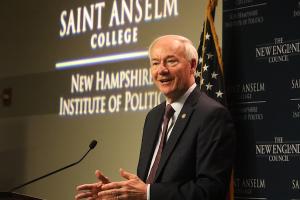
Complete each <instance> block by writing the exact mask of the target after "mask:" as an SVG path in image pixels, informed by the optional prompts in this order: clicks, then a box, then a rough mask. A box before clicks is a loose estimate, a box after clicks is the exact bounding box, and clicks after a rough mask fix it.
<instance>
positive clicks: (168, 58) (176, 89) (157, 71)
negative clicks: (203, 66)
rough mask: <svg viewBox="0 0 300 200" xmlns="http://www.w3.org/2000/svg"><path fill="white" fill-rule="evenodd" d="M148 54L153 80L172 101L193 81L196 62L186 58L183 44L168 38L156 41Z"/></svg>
mask: <svg viewBox="0 0 300 200" xmlns="http://www.w3.org/2000/svg"><path fill="white" fill-rule="evenodd" d="M150 54H151V56H150V57H151V60H150V62H151V74H152V78H153V81H154V83H155V85H156V86H157V88H158V89H159V90H160V91H161V92H162V93H163V94H164V95H165V96H166V98H167V99H168V101H170V102H174V101H175V100H177V99H178V98H179V97H180V96H181V95H183V94H184V93H185V92H186V90H187V89H188V88H189V87H190V86H191V85H192V84H193V83H194V72H195V67H196V64H195V63H194V61H188V59H187V58H186V54H185V48H184V45H183V44H182V43H180V42H179V41H177V40H174V39H170V38H164V39H161V40H159V41H157V42H156V43H155V44H154V46H153V47H152V49H151V52H150Z"/></svg>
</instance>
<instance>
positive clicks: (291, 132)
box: [223, 0, 300, 200]
mask: <svg viewBox="0 0 300 200" xmlns="http://www.w3.org/2000/svg"><path fill="white" fill-rule="evenodd" d="M299 27H300V1H299V0H289V1H272V0H257V1H254V0H224V4H223V56H224V57H223V58H224V62H225V70H226V80H227V83H226V84H227V90H228V96H229V97H230V109H231V111H232V113H233V115H234V118H235V120H236V122H237V128H238V152H237V162H236V165H235V194H236V196H235V199H259V200H296V199H298V200H299V199H300V171H299V166H300V134H299V130H300V121H299V120H300V68H299V66H300V34H299Z"/></svg>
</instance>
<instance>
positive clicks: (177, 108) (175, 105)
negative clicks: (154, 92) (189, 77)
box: [166, 83, 197, 118]
mask: <svg viewBox="0 0 300 200" xmlns="http://www.w3.org/2000/svg"><path fill="white" fill-rule="evenodd" d="M196 86H197V85H196V83H194V84H193V85H192V86H191V87H190V88H189V89H188V90H187V91H186V92H185V93H184V95H182V96H181V97H180V98H179V99H178V100H177V101H174V102H173V103H171V106H172V108H173V109H174V110H175V113H174V117H175V118H177V116H178V115H179V113H180V111H181V109H182V107H183V105H184V103H185V101H186V99H187V98H188V96H189V95H190V94H191V93H192V91H193V90H194V89H195V87H196ZM166 104H168V102H166Z"/></svg>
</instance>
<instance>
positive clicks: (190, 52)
mask: <svg viewBox="0 0 300 200" xmlns="http://www.w3.org/2000/svg"><path fill="white" fill-rule="evenodd" d="M164 38H173V39H174V40H177V41H179V42H181V43H182V44H183V45H184V48H185V54H186V58H187V59H188V60H189V61H191V60H192V59H195V60H196V63H198V53H197V50H196V48H195V47H194V45H193V42H192V41H191V40H189V39H188V38H186V37H183V36H181V35H164V36H160V37H158V38H156V39H155V40H154V41H153V42H152V43H151V44H150V46H149V48H148V55H149V58H150V60H151V54H150V53H151V50H152V48H153V46H154V45H155V44H156V43H157V42H158V41H159V40H161V39H164Z"/></svg>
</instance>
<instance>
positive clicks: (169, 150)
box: [75, 35, 235, 200]
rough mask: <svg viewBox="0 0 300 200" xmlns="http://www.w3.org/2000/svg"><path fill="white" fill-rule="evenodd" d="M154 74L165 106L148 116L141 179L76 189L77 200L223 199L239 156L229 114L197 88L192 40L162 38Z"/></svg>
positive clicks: (154, 48) (153, 49) (154, 49)
mask: <svg viewBox="0 0 300 200" xmlns="http://www.w3.org/2000/svg"><path fill="white" fill-rule="evenodd" d="M149 55H150V63H151V74H152V77H153V81H154V83H155V85H156V86H157V87H158V89H159V90H160V91H161V92H162V93H163V94H164V95H165V97H166V102H163V103H162V104H160V105H158V106H156V107H155V108H153V109H152V110H151V111H150V112H149V113H148V115H147V117H146V120H145V125H144V130H143V139H142V145H141V152H140V158H139V163H138V168H137V175H134V174H131V173H129V172H127V171H125V170H121V171H120V173H121V176H122V177H124V178H125V179H127V180H125V181H121V182H110V181H109V180H107V179H106V178H105V177H104V175H102V174H101V173H100V172H99V171H96V176H97V177H98V179H99V182H98V183H94V184H84V185H80V186H78V187H77V190H78V191H79V193H78V194H77V195H76V197H75V198H76V199H83V198H89V199H95V200H96V199H137V200H138V199H139V200H146V199H151V200H169V199H170V200H171V199H172V200H173V199H174V200H183V199H186V200H224V199H225V197H226V194H227V192H228V185H229V180H230V174H231V169H232V165H233V158H234V152H235V135H234V129H233V123H232V120H231V118H230V115H229V113H228V111H227V109H225V108H224V107H223V106H222V105H220V104H219V103H217V102H216V101H214V100H212V99H211V98H209V97H208V96H206V95H205V94H204V93H203V92H201V91H200V90H199V88H198V87H196V84H195V78H194V74H195V71H196V67H197V62H198V55H197V51H196V49H195V48H194V46H193V44H192V42H191V41H190V40H188V39H187V38H185V37H182V36H177V35H167V36H162V37H159V38H157V39H156V40H154V42H153V43H152V44H151V45H150V47H149Z"/></svg>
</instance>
